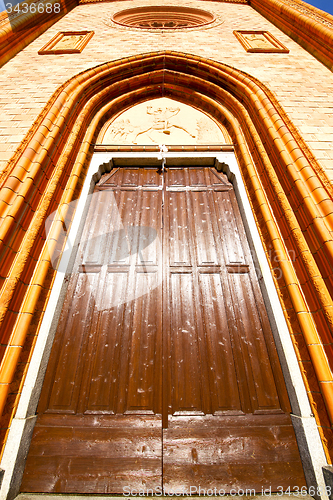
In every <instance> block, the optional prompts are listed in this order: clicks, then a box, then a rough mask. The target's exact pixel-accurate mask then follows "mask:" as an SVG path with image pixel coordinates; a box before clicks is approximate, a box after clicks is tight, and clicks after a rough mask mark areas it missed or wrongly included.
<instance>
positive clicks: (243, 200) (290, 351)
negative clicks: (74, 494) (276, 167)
mask: <svg viewBox="0 0 333 500" xmlns="http://www.w3.org/2000/svg"><path fill="white" fill-rule="evenodd" d="M164 155H165V158H166V165H168V164H169V165H184V166H185V165H196V166H200V165H202V166H209V165H210V166H215V167H217V168H218V169H219V170H221V171H223V172H224V173H226V174H227V176H228V179H229V181H230V182H232V184H233V186H234V190H235V194H236V198H237V201H238V206H239V209H240V212H241V216H242V219H243V223H244V227H245V231H246V234H247V238H248V241H249V245H250V249H251V253H252V256H253V259H254V265H255V268H256V271H257V274H258V277H259V284H260V287H261V290H262V294H263V298H264V302H265V305H266V309H267V313H268V317H269V319H270V323H271V327H272V332H273V336H274V340H275V344H276V348H277V351H278V355H279V359H280V363H281V367H282V371H283V375H284V379H285V383H286V387H287V391H288V395H289V398H290V402H291V407H292V414H291V419H292V422H293V426H294V430H295V434H296V439H297V443H298V446H299V451H300V456H301V460H302V463H303V467H304V473H305V477H306V481H307V485H308V487H310V486H313V487H314V488H315V489H317V488H318V487H320V488H321V491H325V481H324V477H323V473H322V467H324V466H325V465H327V461H326V457H325V454H324V449H323V446H322V442H321V439H320V435H319V431H318V428H317V424H316V421H315V418H314V416H313V414H312V412H311V407H310V404H309V399H308V396H307V393H306V388H305V385H304V382H303V379H302V375H301V371H300V368H299V364H298V361H297V357H296V354H295V350H294V347H293V344H292V341H291V338H290V333H289V330H288V327H287V323H286V321H285V318H284V314H283V311H282V307H281V304H280V301H279V298H278V293H277V290H276V288H275V285H274V281H273V278H272V275H271V270H270V267H269V264H268V260H267V258H266V255H265V251H264V248H263V246H262V242H261V239H260V236H259V232H258V229H257V226H256V223H255V219H254V216H253V213H252V210H251V206H250V203H249V199H248V196H247V193H246V189H245V185H244V182H243V178H242V175H241V172H240V169H239V166H238V163H237V160H236V156H235V154H234V152H233V151H232V148H231V147H230V146H227V147H226V148H225V150H223V151H221V152H218V153H217V152H216V151H215V152H214V151H211V152H209V151H206V152H202V151H201V152H196V151H193V152H178V151H177V152H166V153H164ZM144 164H145V165H147V164H148V165H156V166H159V165H160V164H161V160H160V159H159V158H158V155H157V153H156V152H151V153H148V152H141V153H138V152H135V153H130V152H95V153H94V154H93V156H92V159H91V162H90V167H89V170H88V173H87V176H86V179H85V182H84V185H83V188H82V192H81V195H80V198H79V200H78V203H77V206H76V211H75V216H74V218H73V221H72V224H71V227H70V230H69V231H68V234H67V236H68V240H67V241H69V242H70V246H71V247H74V248H73V250H72V251H71V252H70V251H67V252H64V254H63V256H62V258H61V261H60V264H59V267H58V272H57V274H56V278H55V281H54V284H53V287H52V292H51V294H50V298H49V301H48V305H47V308H46V311H45V315H44V318H43V321H42V324H41V328H40V331H39V334H38V338H37V342H36V345H35V349H34V352H33V355H32V358H31V363H30V366H29V369H28V372H27V376H26V380H25V383H24V386H23V389H22V395H21V398H20V402H19V405H18V408H17V412H16V415H15V417H14V419H13V421H12V425H11V429H10V431H9V435H8V439H7V443H6V446H5V450H4V455H3V458H2V462H1V467H2V468H3V469H4V471H5V473H4V477H3V482H2V486H1V496H2V498H3V499H8V500H11V499H12V498H15V496H16V495H17V494H18V492H19V488H20V484H21V480H22V475H23V471H24V466H25V459H26V456H27V453H28V449H29V445H30V441H31V437H32V432H33V429H34V425H35V422H36V415H35V412H36V408H37V404H38V401H39V397H40V392H41V388H42V383H43V379H44V375H45V371H46V366H47V363H48V359H49V355H50V350H51V347H52V343H53V339H54V334H55V331H56V327H57V323H58V319H59V315H60V312H61V308H62V304H63V300H64V297H65V294H66V289H67V284H68V275H69V274H70V273H71V268H72V265H73V263H74V259H75V254H76V250H75V248H76V245H77V243H78V242H79V240H80V237H81V233H82V230H83V226H84V222H85V218H86V214H87V211H88V207H89V195H91V194H92V192H93V189H94V186H95V183H96V182H97V181H98V180H99V179H100V177H101V176H102V175H103V174H104V173H105V172H107V171H109V170H110V169H111V168H112V167H113V166H117V165H119V166H125V165H131V166H137V165H144ZM322 499H323V500H326V499H328V497H327V496H326V495H322Z"/></svg>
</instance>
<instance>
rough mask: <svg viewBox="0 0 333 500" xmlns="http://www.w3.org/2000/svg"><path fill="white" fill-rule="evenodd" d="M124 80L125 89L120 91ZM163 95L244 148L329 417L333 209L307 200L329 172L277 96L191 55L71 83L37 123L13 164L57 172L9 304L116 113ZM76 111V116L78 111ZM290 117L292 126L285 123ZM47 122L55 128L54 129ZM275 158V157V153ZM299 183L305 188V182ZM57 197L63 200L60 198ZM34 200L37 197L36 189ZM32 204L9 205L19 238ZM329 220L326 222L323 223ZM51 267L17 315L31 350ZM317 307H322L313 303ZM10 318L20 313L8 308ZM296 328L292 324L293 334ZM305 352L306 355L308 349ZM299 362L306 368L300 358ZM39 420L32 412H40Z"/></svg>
mask: <svg viewBox="0 0 333 500" xmlns="http://www.w3.org/2000/svg"><path fill="white" fill-rule="evenodd" d="M143 61H144V65H143ZM120 81H121V82H122V85H119V82H120ZM189 88H190V89H191V90H189ZM161 95H164V96H165V95H171V96H173V98H175V99H179V100H181V101H182V102H188V103H190V104H193V105H195V106H197V107H198V108H201V109H204V110H205V112H206V113H208V114H211V115H212V116H214V117H215V118H216V119H218V120H219V121H220V122H223V123H224V124H225V125H226V127H227V128H228V130H229V131H230V134H231V136H232V138H233V141H234V143H235V145H236V153H237V157H238V160H239V163H240V166H241V169H242V173H243V176H244V182H245V185H246V189H247V193H248V196H249V198H250V199H251V203H252V208H253V212H254V214H255V215H256V217H257V221H258V224H259V226H260V228H261V229H262V230H263V232H262V240H263V241H264V244H265V246H266V248H267V245H268V246H269V245H271V246H270V248H271V249H273V251H272V252H271V253H268V255H269V256H270V255H273V258H275V255H274V252H275V251H278V259H279V266H280V267H281V272H282V276H283V280H284V281H283V282H282V281H281V282H280V283H278V284H277V286H278V287H279V291H280V292H281V298H282V300H283V301H285V302H286V301H288V300H289V298H288V297H290V298H291V305H290V304H288V307H289V309H290V310H292V311H294V312H296V313H301V314H299V315H298V319H299V321H300V325H299V326H300V328H301V331H302V335H304V339H305V341H306V343H308V344H311V345H314V344H315V345H316V346H318V349H316V350H315V349H311V352H310V354H311V361H312V363H313V366H314V367H315V370H316V373H317V374H318V377H319V374H320V377H319V380H320V384H321V387H322V395H323V397H324V399H325V402H326V407H327V410H328V411H330V401H331V399H330V388H331V384H330V381H329V378H327V377H326V376H327V374H328V369H327V366H326V365H325V363H324V365H325V366H324V365H320V363H319V364H318V360H319V359H321V360H324V361H325V359H326V358H325V357H322V358H320V356H317V352H321V350H322V349H323V347H322V343H321V339H320V335H319V336H318V337H313V336H312V334H313V333H314V331H315V329H316V322H318V325H320V326H321V334H323V335H324V333H325V331H326V329H327V328H328V327H329V324H330V323H329V318H330V308H329V306H328V301H329V300H330V299H329V293H328V290H327V288H328V287H329V283H330V282H329V278H327V280H326V282H323V277H324V278H325V279H326V274H329V273H328V271H327V269H328V268H329V266H330V264H329V257H328V256H327V252H328V249H329V241H330V239H329V238H326V232H325V231H326V229H325V228H326V226H325V224H326V222H325V214H326V212H327V213H329V212H330V210H329V207H328V205H329V203H327V204H326V205H325V206H324V205H323V206H322V207H320V208H321V213H320V216H319V217H317V216H316V211H315V210H314V211H313V210H312V209H313V198H314V195H313V194H309V195H308V196H307V193H309V192H311V190H312V191H313V187H314V184H313V183H314V182H315V184H316V183H317V184H318V186H319V185H320V186H321V188H323V189H327V190H329V187H328V186H327V185H326V183H325V179H324V177H323V176H322V173H321V172H320V169H317V168H316V165H315V162H311V165H310V162H309V159H308V156H307V152H306V149H305V148H304V147H303V146H304V145H303V144H302V141H301V140H300V139H299V138H298V137H297V134H296V133H295V131H294V129H293V128H292V124H290V123H289V122H287V120H286V119H285V116H284V115H283V111H282V110H281V108H279V106H278V103H276V101H275V100H274V97H273V96H271V95H270V93H269V92H268V91H267V89H265V87H264V86H263V85H262V84H260V82H257V81H255V80H254V79H253V78H251V77H248V75H245V74H243V73H242V72H240V71H238V70H235V69H233V68H230V67H227V66H225V65H223V64H220V63H216V62H213V61H206V60H203V59H200V58H197V57H192V56H186V57H184V55H182V54H181V55H180V54H174V53H167V52H166V53H161V54H153V55H151V54H148V55H146V56H140V57H136V58H132V59H130V60H125V61H117V62H115V63H112V64H110V65H109V64H106V65H102V66H100V67H99V68H98V69H96V68H95V69H93V70H88V71H87V72H84V73H83V74H82V75H80V76H78V77H77V78H75V79H73V80H71V81H70V82H68V84H67V85H65V88H62V89H59V91H58V92H57V93H56V94H55V96H54V98H52V100H51V101H50V103H49V105H48V107H47V108H46V109H45V113H44V114H43V115H42V116H41V119H40V121H39V122H38V123H36V126H35V128H34V129H33V130H32V132H31V137H29V138H28V140H27V141H26V142H25V143H23V144H22V148H21V149H20V151H19V152H18V154H17V155H16V157H15V161H14V163H15V162H16V163H15V165H14V164H13V165H10V167H12V168H15V166H18V167H20V165H24V168H28V167H29V166H30V168H31V169H32V174H31V175H33V176H35V175H37V176H38V175H39V174H38V169H39V168H44V169H46V170H48V172H51V173H53V174H54V175H53V177H52V180H51V181H50V182H49V183H48V184H47V186H45V185H44V184H43V189H41V190H40V191H38V187H36V189H37V192H36V195H37V198H36V201H37V199H38V197H42V203H41V204H40V205H39V207H38V210H36V213H35V214H34V215H32V216H31V218H30V219H29V221H30V220H31V223H30V226H29V228H28V231H27V232H26V234H25V233H24V234H22V233H21V237H22V238H25V239H26V240H27V241H26V245H24V246H23V250H22V252H21V253H20V254H19V255H17V256H16V255H14V256H13V257H12V258H13V265H12V267H11V268H10V273H11V274H10V276H9V279H8V281H7V282H6V284H5V292H4V293H5V294H6V299H7V302H8V303H9V301H10V298H11V296H12V294H13V293H14V291H15V283H16V282H17V280H18V278H19V276H20V275H21V274H22V272H23V270H24V265H25V264H24V263H25V262H27V260H25V259H27V256H29V255H30V252H33V251H34V250H35V249H34V247H33V245H34V242H36V241H37V240H38V234H39V233H38V231H40V230H41V225H42V224H43V222H44V220H45V218H46V217H47V215H48V208H49V207H50V202H51V200H52V201H54V202H59V203H61V204H63V206H66V204H67V203H68V202H69V201H70V200H71V199H72V196H73V193H74V190H75V187H77V186H79V180H80V177H79V176H80V174H82V175H84V168H85V161H86V159H87V157H88V153H89V148H90V145H91V143H92V142H94V137H95V136H96V135H94V134H96V130H97V128H98V126H99V124H101V122H102V121H103V120H106V119H108V118H109V117H110V116H111V115H113V114H115V113H117V112H119V111H120V110H122V109H124V108H126V107H129V106H130V105H132V104H133V102H140V101H143V100H145V99H147V97H154V96H161ZM69 96H70V99H69ZM65 103H66V109H65V111H64V112H63V113H62V114H61V113H60V111H59V110H61V108H62V107H63V106H65ZM74 107H75V109H76V112H75V113H74V112H73V109H74ZM49 111H50V113H51V115H52V121H51V122H52V125H51V129H52V130H49V127H50V120H49V117H48V115H47V113H48V112H49ZM64 118H65V120H64ZM43 120H44V121H45V123H44V122H43ZM280 120H282V123H285V125H284V126H282V124H281V122H280ZM46 124H48V125H47V126H46ZM280 125H281V127H280ZM53 127H54V129H53ZM46 129H47V131H46ZM41 130H42V131H43V132H44V133H43V134H40V131H41ZM49 134H50V136H49ZM290 134H291V135H290ZM41 135H42V136H43V137H45V140H47V141H49V142H48V150H47V152H48V154H46V153H45V151H46V150H45V148H44V142H45V140H44V139H43V138H42V137H41ZM261 139H262V140H261ZM29 141H30V142H29ZM267 151H268V152H269V156H267ZM295 155H296V156H295ZM288 162H289V163H288ZM273 164H274V165H273ZM290 165H293V166H295V169H293V168H291V167H290ZM304 165H309V166H310V168H313V169H314V171H315V174H314V177H313V178H311V187H310V186H308V185H307V182H306V181H304V179H299V177H297V176H299V171H300V169H302V168H303V167H304ZM304 172H305V170H304V168H303V173H304ZM10 174H11V172H8V175H9V180H10ZM280 174H281V175H280ZM68 175H69V179H68V181H67V176H68ZM279 175H280V177H279ZM295 179H299V180H301V181H302V182H296V181H295ZM39 180H40V178H39ZM280 181H281V182H280ZM281 183H282V184H281ZM291 186H292V189H294V188H295V190H294V191H293V194H294V195H295V196H293V197H292V198H291V199H290V200H289V199H288V198H287V196H286V193H288V192H289V191H288V189H290V188H291ZM303 187H304V189H305V190H304V189H303ZM31 189H33V188H31ZM54 193H56V196H55V197H54V198H53V199H52V196H53V194H54ZM28 194H29V196H30V195H31V193H30V191H29V193H28ZM305 199H306V207H307V209H309V211H310V212H309V213H310V215H311V217H312V220H313V221H314V226H313V227H311V228H310V229H311V231H310V229H309V231H310V232H311V235H312V231H315V232H316V234H318V238H319V239H320V240H323V245H322V246H321V247H320V248H319V249H318V253H317V255H315V257H316V258H317V257H318V258H319V255H320V256H321V258H322V259H323V260H322V261H321V262H326V261H327V262H328V268H325V267H323V266H322V267H321V269H322V272H323V275H322V274H321V272H318V274H315V273H312V272H311V270H313V269H315V268H316V261H315V258H314V256H313V255H312V254H311V252H310V251H309V252H308V253H307V252H305V251H304V249H305V248H309V246H308V243H307V241H308V240H309V241H310V238H311V235H310V234H309V235H308V234H307V233H306V231H307V230H305V231H304V234H305V236H304V234H303V233H302V230H301V229H300V224H299V222H298V219H299V220H301V219H302V210H303V207H301V209H300V211H299V210H297V208H298V207H299V206H301V205H302V203H303V200H305ZM23 200H24V196H23V197H22V198H18V200H17V203H16V205H15V208H12V207H11V206H10V207H9V208H8V211H7V212H8V213H7V212H6V214H5V215H6V216H7V217H8V225H6V226H5V229H6V230H7V229H8V231H9V230H10V229H12V226H13V225H14V224H15V221H14V218H12V215H11V210H12V209H13V210H15V211H16V212H20V210H21V212H22V214H23V213H25V211H27V210H29V206H27V205H24V202H23ZM21 205H22V206H21ZM311 210H312V211H311ZM21 212H20V213H21ZM324 212H325V213H324ZM281 213H282V214H284V215H285V218H284V217H283V216H282V217H281ZM276 215H279V217H276ZM61 219H62V215H61V216H60V218H59V221H57V222H56V223H55V224H54V227H53V233H52V234H50V239H52V237H56V233H57V232H58V231H59V227H61V225H62V220H61ZM322 221H323V225H320V222H322ZM307 238H308V240H307ZM291 243H292V246H293V248H295V249H296V250H295V251H296V253H297V252H298V253H297V256H298V257H299V259H298V260H297V267H294V264H293V263H292V262H291V261H290V258H289V256H288V251H286V249H288V246H289V245H290V244H291ZM304 245H305V246H304ZM29 262H30V261H29ZM47 265H48V261H47V258H46V257H45V255H44V254H43V255H42V256H41V257H40V259H39V260H38V262H37V264H36V269H35V272H34V276H33V281H32V283H31V287H30V288H29V294H30V295H29V301H28V302H26V301H25V298H26V297H25V296H24V297H23V298H22V308H21V309H22V310H21V309H20V312H19V314H18V315H17V318H16V317H15V321H16V324H15V331H19V332H20V342H21V343H23V342H24V338H25V335H26V332H27V328H28V327H29V323H30V321H31V317H32V314H33V312H34V308H35V307H36V303H37V300H38V296H39V293H40V284H41V283H43V280H44V278H45V273H46V271H45V269H46V268H47ZM313 266H315V267H313ZM326 271H327V273H326ZM325 273H326V274H325ZM11 275H13V277H15V280H11V279H10V277H11ZM324 275H325V276H324ZM305 276H306V277H307V276H309V280H307V279H305ZM295 280H296V283H295ZM298 280H299V281H298ZM304 280H305V281H304ZM320 281H322V282H323V284H324V286H322V287H318V284H319V282H320ZM303 284H304V296H309V297H312V291H313V289H315V290H316V292H315V295H316V297H317V300H318V301H319V302H320V303H321V304H322V309H321V310H320V311H319V312H318V311H317V313H318V314H317V313H316V315H313V316H312V314H311V307H310V306H308V304H306V303H304V300H303V295H302V293H300V288H301V287H303ZM295 285H296V286H295ZM305 285H306V286H305ZM288 294H289V296H288ZM21 295H22V294H21ZM302 300H303V302H302ZM17 303H18V299H17ZM309 303H310V304H312V301H309ZM314 307H315V306H314ZM6 314H7V313H6ZM8 314H11V312H10V311H8ZM296 323H297V321H296ZM294 324H295V323H294ZM294 324H293V325H291V324H290V325H289V326H290V329H291V331H292V329H293V327H294ZM318 339H319V341H318ZM11 340H13V341H14V340H15V349H14V350H13V351H12V352H13V354H11V357H10V358H9V356H8V359H10V363H11V365H10V369H9V371H8V372H7V374H8V377H7V379H6V384H9V383H10V380H12V379H11V377H12V376H13V372H14V371H15V366H16V365H15V360H16V359H17V356H19V353H20V349H21V347H22V345H21V344H19V346H18V345H17V343H18V342H17V341H16V337H15V336H14V337H11ZM11 347H12V344H10V345H8V350H10V349H11ZM298 355H300V353H299V352H298ZM299 361H300V362H302V359H301V358H300V357H299ZM325 377H326V378H325ZM3 393H5V391H3ZM31 411H32V412H33V405H30V406H29V412H31ZM296 411H297V408H296ZM305 413H306V412H303V413H302V411H301V412H300V418H301V419H302V417H303V416H310V413H308V414H306V415H305ZM316 415H317V419H319V420H317V421H318V423H319V424H320V422H321V420H320V416H319V414H318V413H317V414H316ZM30 416H32V415H31V414H30ZM326 451H327V450H326ZM327 452H328V451H327Z"/></svg>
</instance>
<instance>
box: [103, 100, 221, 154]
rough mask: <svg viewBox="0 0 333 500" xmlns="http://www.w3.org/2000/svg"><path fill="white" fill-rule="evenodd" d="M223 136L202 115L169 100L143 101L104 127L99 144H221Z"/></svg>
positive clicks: (214, 125)
mask: <svg viewBox="0 0 333 500" xmlns="http://www.w3.org/2000/svg"><path fill="white" fill-rule="evenodd" d="M227 142H230V140H229V138H228V135H227V132H226V131H224V134H223V132H222V131H221V129H220V128H219V127H218V126H217V124H216V123H215V122H214V121H213V120H212V119H211V118H209V117H208V116H206V115H205V114H204V113H201V112H200V111H198V110H196V109H194V108H192V107H191V106H187V105H186V104H182V103H179V102H176V101H173V100H172V99H168V98H166V97H162V98H160V99H154V100H152V101H147V102H144V103H141V104H138V105H136V106H133V107H132V108H131V109H129V110H127V111H125V112H124V113H122V114H121V115H120V116H118V118H116V119H115V120H114V121H112V122H108V123H107V124H106V125H104V127H103V129H102V131H101V133H100V135H99V138H98V140H97V143H99V144H140V145H145V144H147V145H148V144H167V145H168V144H169V145H180V144H183V145H192V144H224V143H227Z"/></svg>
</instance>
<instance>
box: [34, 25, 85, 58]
mask: <svg viewBox="0 0 333 500" xmlns="http://www.w3.org/2000/svg"><path fill="white" fill-rule="evenodd" d="M93 35H94V32H93V31H61V32H59V33H57V34H56V35H55V36H54V37H53V38H52V39H51V40H50V41H49V42H48V43H47V44H46V45H44V47H42V48H41V49H40V50H39V51H38V54H42V55H44V54H75V53H80V52H82V50H83V49H84V47H85V46H86V45H87V43H88V42H89V40H90V39H91V38H92V36H93Z"/></svg>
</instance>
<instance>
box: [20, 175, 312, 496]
mask: <svg viewBox="0 0 333 500" xmlns="http://www.w3.org/2000/svg"><path fill="white" fill-rule="evenodd" d="M289 413H290V407H289V401H288V397H287V393H286V389H285V385H284V381H283V377H282V373H281V368H280V365H279V361H278V357H277V353H276V350H275V346H274V342H273V338H272V333H271V329H270V324H269V321H268V318H267V313H266V310H265V307H264V304H263V299H262V296H261V292H260V289H259V285H258V281H257V277H256V274H255V270H254V267H253V262H252V259H251V255H250V251H249V247H248V244H247V240H246V237H245V232H244V229H243V226H242V221H241V218H240V215H239V210H238V207H237V203H236V198H235V195H234V191H233V189H232V185H231V184H230V183H229V182H228V180H227V179H226V177H225V176H224V175H223V174H218V173H217V172H216V171H215V170H214V169H212V168H207V167H205V168H194V167H193V168H170V169H168V170H167V171H166V172H165V173H163V174H160V173H158V172H157V171H156V170H154V169H149V168H126V169H116V170H113V171H112V172H111V173H110V174H106V175H104V176H103V177H102V179H101V180H100V182H99V183H98V185H97V186H96V189H95V192H94V195H93V197H92V203H91V206H90V210H89V213H88V217H87V221H86V224H85V228H84V232H83V235H82V238H81V244H80V247H79V250H78V254H77V258H76V263H75V266H74V271H73V274H72V277H71V280H70V283H69V287H68V291H67V295H66V299H65V303H64V306H63V310H62V314H61V317H60V321H59V325H58V329H57V332H56V337H55V342H54V346H53V349H52V352H51V357H50V362H49V365H48V369H47V373H46V377H45V381H44V386H43V390H42V396H41V399H40V403H39V406H38V419H37V424H36V427H35V431H34V435H33V439H32V444H31V447H30V451H29V456H28V460H27V465H26V469H25V474H24V479H23V483H22V491H26V492H57V493H59V492H63V493H69V492H71V493H119V494H122V493H123V492H124V488H125V491H128V488H132V489H136V490H147V489H150V490H153V491H154V492H155V493H158V492H159V491H160V490H161V488H163V487H164V488H165V489H166V491H169V490H171V489H172V490H173V491H175V490H182V489H183V490H185V491H190V488H191V487H192V490H191V491H192V492H194V491H195V490H194V488H197V489H198V488H199V486H200V487H201V488H203V489H205V488H206V489H207V488H213V489H214V488H217V490H220V489H224V490H225V491H226V492H228V491H230V489H232V488H243V489H244V488H245V489H246V488H255V489H256V490H257V491H258V492H261V488H262V487H265V488H267V487H272V491H274V489H276V488H277V487H279V486H280V487H284V488H287V487H288V486H291V487H296V486H303V485H305V482H304V476H303V472H302V467H301V464H300V458H299V454H298V449H297V445H296V441H295V436H294V432H293V428H292V424H291V419H290V415H289ZM126 488H127V490H126Z"/></svg>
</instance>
